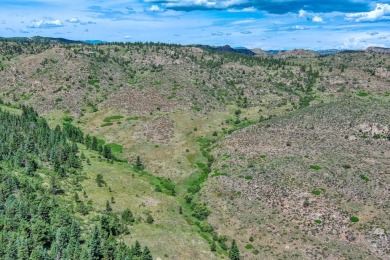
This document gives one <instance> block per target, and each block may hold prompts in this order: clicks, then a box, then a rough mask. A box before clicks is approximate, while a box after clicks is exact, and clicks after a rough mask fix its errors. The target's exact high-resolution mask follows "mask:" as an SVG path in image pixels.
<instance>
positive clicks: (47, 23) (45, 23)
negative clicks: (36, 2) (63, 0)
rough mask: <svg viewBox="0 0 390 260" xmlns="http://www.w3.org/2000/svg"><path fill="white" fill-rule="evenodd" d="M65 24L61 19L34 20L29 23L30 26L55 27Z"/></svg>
mask: <svg viewBox="0 0 390 260" xmlns="http://www.w3.org/2000/svg"><path fill="white" fill-rule="evenodd" d="M63 26H64V24H63V23H62V22H61V20H38V21H37V20H34V21H32V22H31V25H29V26H28V27H29V28H53V27H63Z"/></svg>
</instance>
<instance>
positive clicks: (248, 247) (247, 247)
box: [245, 244, 253, 249]
mask: <svg viewBox="0 0 390 260" xmlns="http://www.w3.org/2000/svg"><path fill="white" fill-rule="evenodd" d="M245 248H246V249H252V248H253V245H252V244H246V246H245Z"/></svg>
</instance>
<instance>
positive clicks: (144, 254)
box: [142, 246, 153, 260]
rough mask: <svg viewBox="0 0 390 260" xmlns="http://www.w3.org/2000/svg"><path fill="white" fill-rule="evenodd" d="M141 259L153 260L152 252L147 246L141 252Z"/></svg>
mask: <svg viewBox="0 0 390 260" xmlns="http://www.w3.org/2000/svg"><path fill="white" fill-rule="evenodd" d="M142 260H153V257H152V254H151V253H150V250H149V248H148V247H147V246H145V248H144V251H143V252H142Z"/></svg>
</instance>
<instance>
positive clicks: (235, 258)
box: [229, 240, 240, 260]
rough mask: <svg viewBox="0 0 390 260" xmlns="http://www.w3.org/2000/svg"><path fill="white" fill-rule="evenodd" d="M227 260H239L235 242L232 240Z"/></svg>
mask: <svg viewBox="0 0 390 260" xmlns="http://www.w3.org/2000/svg"><path fill="white" fill-rule="evenodd" d="M229 258H230V259H231V260H240V251H239V250H238V246H237V243H236V240H233V242H232V246H231V248H230V252H229Z"/></svg>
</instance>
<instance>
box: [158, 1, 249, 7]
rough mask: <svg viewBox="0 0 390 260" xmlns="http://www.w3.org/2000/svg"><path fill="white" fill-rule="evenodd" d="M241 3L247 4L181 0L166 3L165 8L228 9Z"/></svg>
mask: <svg viewBox="0 0 390 260" xmlns="http://www.w3.org/2000/svg"><path fill="white" fill-rule="evenodd" d="M242 3H247V0H225V1H215V0H213V1H209V0H182V1H177V2H170V3H167V4H166V6H167V7H204V8H229V7H232V6H235V5H239V4H242Z"/></svg>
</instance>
